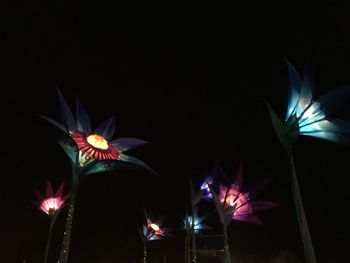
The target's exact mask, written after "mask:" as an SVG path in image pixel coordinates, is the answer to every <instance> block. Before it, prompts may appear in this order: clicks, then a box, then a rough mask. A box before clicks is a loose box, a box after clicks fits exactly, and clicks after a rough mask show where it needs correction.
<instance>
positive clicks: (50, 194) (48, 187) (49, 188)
mask: <svg viewBox="0 0 350 263" xmlns="http://www.w3.org/2000/svg"><path fill="white" fill-rule="evenodd" d="M54 196H55V193H54V191H53V189H52V186H51V184H50V182H47V183H46V198H48V197H54Z"/></svg>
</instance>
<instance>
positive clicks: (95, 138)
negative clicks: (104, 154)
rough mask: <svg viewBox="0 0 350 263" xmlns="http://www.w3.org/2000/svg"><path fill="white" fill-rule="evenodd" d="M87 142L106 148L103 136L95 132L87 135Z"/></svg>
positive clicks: (99, 147)
mask: <svg viewBox="0 0 350 263" xmlns="http://www.w3.org/2000/svg"><path fill="white" fill-rule="evenodd" d="M87 142H88V143H89V144H90V145H92V146H94V147H95V148H97V149H102V150H106V149H108V142H107V141H106V139H105V138H103V137H102V136H100V135H97V134H91V135H89V136H88V137H87Z"/></svg>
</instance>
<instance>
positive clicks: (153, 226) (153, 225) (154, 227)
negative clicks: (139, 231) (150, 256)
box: [149, 223, 160, 231]
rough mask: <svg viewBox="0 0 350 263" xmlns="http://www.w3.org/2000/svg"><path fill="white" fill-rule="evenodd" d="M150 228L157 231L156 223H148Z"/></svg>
mask: <svg viewBox="0 0 350 263" xmlns="http://www.w3.org/2000/svg"><path fill="white" fill-rule="evenodd" d="M149 226H150V228H152V229H153V230H154V231H159V229H160V228H159V226H158V225H157V224H154V223H151V224H150V225H149Z"/></svg>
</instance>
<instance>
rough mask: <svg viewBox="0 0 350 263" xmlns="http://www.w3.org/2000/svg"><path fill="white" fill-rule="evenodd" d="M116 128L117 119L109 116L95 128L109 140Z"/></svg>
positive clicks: (97, 132) (96, 131)
mask: <svg viewBox="0 0 350 263" xmlns="http://www.w3.org/2000/svg"><path fill="white" fill-rule="evenodd" d="M114 130H115V120H114V117H111V118H108V119H107V120H105V121H104V122H102V123H101V124H100V126H98V127H97V128H96V130H95V133H96V134H98V135H101V136H102V137H103V138H105V139H106V140H107V141H109V140H110V139H111V138H112V136H113V134H114Z"/></svg>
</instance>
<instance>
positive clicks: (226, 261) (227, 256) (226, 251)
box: [222, 224, 231, 263]
mask: <svg viewBox="0 0 350 263" xmlns="http://www.w3.org/2000/svg"><path fill="white" fill-rule="evenodd" d="M222 226H223V232H224V263H230V262H231V259H230V250H229V248H228V235H227V226H226V225H225V224H223V225H222Z"/></svg>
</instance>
